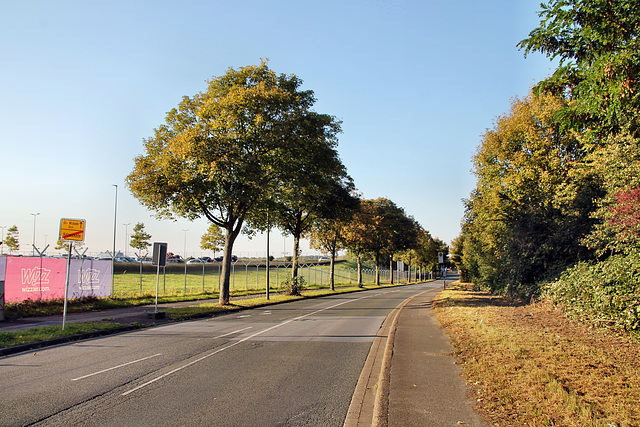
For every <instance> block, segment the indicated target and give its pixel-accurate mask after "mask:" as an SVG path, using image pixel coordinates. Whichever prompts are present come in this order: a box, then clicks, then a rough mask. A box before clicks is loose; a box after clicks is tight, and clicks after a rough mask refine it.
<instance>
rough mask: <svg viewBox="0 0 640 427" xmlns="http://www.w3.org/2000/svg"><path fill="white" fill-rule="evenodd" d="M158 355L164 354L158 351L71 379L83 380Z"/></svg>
mask: <svg viewBox="0 0 640 427" xmlns="http://www.w3.org/2000/svg"><path fill="white" fill-rule="evenodd" d="M157 356H162V354H161V353H158V354H154V355H153V356H147V357H143V358H142V359H138V360H134V361H132V362H127V363H123V364H122V365H118V366H114V367H112V368H107V369H103V370H102V371H98V372H94V373H92V374H88V375H84V376H82V377H78V378H74V379H72V380H71V381H78V380H83V379H85V378H89V377H92V376H94V375H98V374H104V373H105V372H109V371H113V370H114V369H118V368H123V367H125V366H128V365H132V364H134V363H138V362H142V361H143V360H147V359H151V358H153V357H157Z"/></svg>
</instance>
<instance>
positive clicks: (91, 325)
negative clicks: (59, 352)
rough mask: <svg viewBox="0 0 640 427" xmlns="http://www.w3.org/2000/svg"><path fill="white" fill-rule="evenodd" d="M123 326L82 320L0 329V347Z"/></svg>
mask: <svg viewBox="0 0 640 427" xmlns="http://www.w3.org/2000/svg"><path fill="white" fill-rule="evenodd" d="M121 326H124V325H122V324H120V323H111V322H84V323H70V324H68V325H66V326H65V328H64V331H63V330H62V326H43V327H40V328H33V329H27V330H24V331H18V332H2V331H0V348H6V347H13V346H17V345H23V344H32V343H35V342H40V341H46V340H50V339H53V338H63V337H68V336H72V335H78V334H83V333H87V332H96V331H101V330H105V329H114V328H118V327H121Z"/></svg>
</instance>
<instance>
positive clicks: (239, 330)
mask: <svg viewBox="0 0 640 427" xmlns="http://www.w3.org/2000/svg"><path fill="white" fill-rule="evenodd" d="M251 328H253V326H247V327H246V328H242V329H238V330H237V331H233V332H229V333H226V334H223V335H218V336H217V337H213V339H214V340H215V339H218V338H224V337H226V336H229V335H233V334H237V333H238V332H242V331H246V330H247V329H251Z"/></svg>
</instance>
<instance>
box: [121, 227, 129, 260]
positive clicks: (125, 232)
mask: <svg viewBox="0 0 640 427" xmlns="http://www.w3.org/2000/svg"><path fill="white" fill-rule="evenodd" d="M122 225H124V256H125V257H126V256H127V246H129V245H127V237H128V234H127V230H128V228H129V226H130V225H131V223H130V222H128V223H126V224H122Z"/></svg>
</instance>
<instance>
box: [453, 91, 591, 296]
mask: <svg viewBox="0 0 640 427" xmlns="http://www.w3.org/2000/svg"><path fill="white" fill-rule="evenodd" d="M565 105H566V102H565V101H564V100H563V99H562V98H560V97H557V96H553V95H550V94H540V95H537V96H536V95H533V94H532V95H530V96H529V97H527V98H525V99H523V100H519V99H515V100H514V101H513V102H512V107H511V111H510V112H509V114H507V115H504V116H502V117H500V118H498V120H497V121H496V124H495V126H494V128H493V129H491V130H488V131H487V132H486V133H485V135H484V136H483V140H482V145H481V146H480V148H479V149H478V152H477V154H476V155H475V157H474V172H475V174H476V176H477V179H478V181H477V186H476V189H475V190H474V192H473V193H472V194H471V197H470V198H469V199H468V200H467V201H466V207H467V213H466V217H465V220H464V226H463V236H464V245H463V247H462V251H461V254H462V264H463V267H464V268H463V269H464V271H465V272H468V274H469V275H470V279H471V280H472V281H474V282H476V283H478V284H479V285H481V286H484V287H486V288H489V289H491V290H493V291H495V292H506V293H508V294H511V295H515V296H527V295H530V294H532V293H535V292H536V290H537V283H538V282H539V281H540V280H544V279H545V278H546V277H548V276H553V275H555V274H559V272H561V271H562V270H563V269H564V268H566V267H567V266H568V265H572V264H573V263H574V262H576V261H578V260H579V259H581V258H582V257H585V256H587V251H586V249H585V248H583V247H581V246H580V245H579V241H580V239H581V238H582V237H583V236H584V235H585V233H587V232H588V231H589V230H590V228H591V226H592V224H593V220H592V219H590V217H589V214H590V213H591V211H592V210H593V204H592V203H590V197H589V195H590V192H591V187H589V186H588V185H586V184H585V180H584V179H577V178H575V177H574V172H573V171H574V170H575V169H576V167H577V166H576V165H577V164H578V163H579V162H580V160H581V159H582V157H583V156H584V152H583V150H582V149H581V146H580V143H579V141H578V140H577V139H576V138H575V137H574V136H573V135H572V133H570V132H566V131H563V130H562V127H561V123H560V119H559V117H558V115H557V113H558V111H561V110H562V108H564V106H565Z"/></svg>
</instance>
